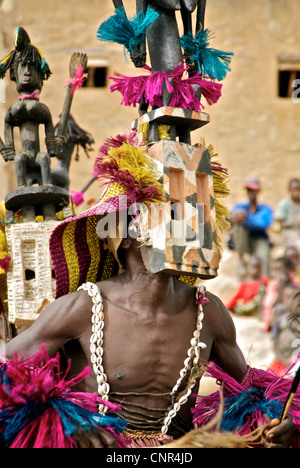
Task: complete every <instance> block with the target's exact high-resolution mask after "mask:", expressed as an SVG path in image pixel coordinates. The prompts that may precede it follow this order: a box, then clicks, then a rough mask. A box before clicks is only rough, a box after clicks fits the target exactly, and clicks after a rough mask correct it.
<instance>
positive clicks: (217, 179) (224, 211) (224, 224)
mask: <svg viewBox="0 0 300 468" xmlns="http://www.w3.org/2000/svg"><path fill="white" fill-rule="evenodd" d="M200 145H201V146H202V147H203V148H206V149H207V150H208V151H209V154H210V159H211V163H212V165H214V166H219V167H221V164H220V162H219V161H218V160H216V158H218V154H217V153H215V152H214V147H213V146H212V145H209V146H206V145H205V139H204V138H201V140H200ZM212 176H213V186H214V199H215V210H216V223H217V239H218V245H219V249H220V251H221V249H222V242H223V233H224V231H226V230H227V229H229V228H230V222H229V219H230V212H229V210H228V208H227V207H226V206H225V205H224V204H223V203H221V202H220V198H226V197H228V195H229V194H230V189H229V186H228V184H229V181H230V180H229V178H228V175H227V174H226V173H223V172H221V171H217V170H213V169H212Z"/></svg>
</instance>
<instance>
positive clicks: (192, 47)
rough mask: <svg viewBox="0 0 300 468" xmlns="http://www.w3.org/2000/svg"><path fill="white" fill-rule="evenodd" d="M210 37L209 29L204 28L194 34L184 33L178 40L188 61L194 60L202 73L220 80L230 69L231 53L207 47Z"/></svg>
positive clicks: (211, 36) (192, 61) (211, 35)
mask: <svg viewBox="0 0 300 468" xmlns="http://www.w3.org/2000/svg"><path fill="white" fill-rule="evenodd" d="M212 38H213V33H212V32H211V31H210V30H209V29H204V30H203V31H199V32H198V33H197V34H196V36H194V35H193V34H192V33H188V34H185V35H184V36H182V37H181V39H180V42H181V46H182V48H183V50H184V51H185V52H188V55H189V62H190V63H194V62H195V63H196V64H197V67H198V70H199V72H200V73H202V75H205V76H209V77H211V78H214V79H216V80H218V81H221V80H223V79H224V78H225V76H226V74H227V72H228V71H230V67H229V65H230V63H231V58H232V56H233V53H232V52H223V51H221V50H218V49H214V48H212V47H209V40H210V39H212Z"/></svg>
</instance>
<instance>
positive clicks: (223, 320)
mask: <svg viewBox="0 0 300 468" xmlns="http://www.w3.org/2000/svg"><path fill="white" fill-rule="evenodd" d="M120 249H122V251H121V253H122V254H123V255H124V257H125V263H126V268H125V271H124V273H122V274H120V275H119V276H115V277H113V278H111V279H109V280H106V281H102V282H100V283H97V286H98V287H99V288H100V291H101V293H102V297H103V305H104V322H105V327H104V344H103V350H104V353H103V366H104V370H105V372H106V375H107V378H108V382H109V385H110V399H112V400H113V399H115V401H119V400H120V401H123V400H125V397H126V404H127V403H129V405H127V406H126V407H125V406H124V411H125V415H126V412H127V415H128V418H129V419H130V421H131V424H133V425H134V417H133V416H134V414H133V413H135V411H137V410H138V411H139V418H142V420H143V427H146V426H147V423H149V421H152V422H153V413H155V409H156V410H158V411H157V419H159V418H161V416H162V421H159V425H160V426H162V425H163V420H164V417H163V416H164V412H165V411H167V409H168V407H169V405H170V401H169V400H168V398H167V396H168V395H169V394H170V392H171V390H172V388H173V386H174V384H175V383H176V381H177V379H178V376H179V372H180V370H181V369H182V366H183V362H184V360H185V359H186V356H187V350H188V349H189V347H190V340H191V337H192V336H193V331H194V330H195V326H196V316H197V305H196V301H195V288H193V287H191V286H189V285H187V284H185V283H183V282H181V281H178V280H177V279H175V278H174V277H173V276H172V275H170V274H168V273H165V272H161V273H158V274H151V273H149V272H148V271H147V270H146V269H145V267H144V263H143V260H142V256H141V251H140V246H139V244H138V242H137V241H136V240H134V239H131V238H128V239H123V241H122V243H121V247H120ZM207 297H208V299H209V302H207V303H206V304H205V305H204V319H203V329H202V331H201V341H202V342H204V343H205V344H206V348H205V349H203V350H201V360H202V361H203V362H206V361H208V360H212V359H213V360H214V361H215V362H216V363H217V364H218V365H219V366H221V367H222V368H223V369H224V370H225V371H227V372H228V373H229V374H230V375H231V376H232V377H234V378H235V379H236V380H238V381H241V380H242V379H243V377H244V376H245V373H246V369H247V365H246V362H245V359H244V357H243V355H242V353H241V351H240V349H239V347H238V346H237V343H236V333H235V328H234V325H233V322H232V320H231V317H230V315H229V313H228V311H227V309H226V308H225V307H224V305H223V304H222V302H221V301H220V300H219V299H218V298H217V297H216V296H214V295H212V294H209V293H207ZM91 308H92V301H91V298H90V297H89V296H88V294H87V293H86V291H78V292H74V293H71V294H69V295H67V296H63V297H61V298H59V299H57V300H56V301H55V302H54V303H52V304H51V305H50V306H49V307H48V308H47V309H46V310H45V311H44V312H43V313H42V314H41V316H40V317H39V318H38V320H37V321H36V322H35V323H34V324H33V325H32V326H31V328H29V329H28V330H27V331H25V332H24V333H22V334H21V335H19V336H18V337H16V338H15V339H13V340H12V341H11V342H10V343H9V344H8V345H7V348H6V357H7V358H11V357H12V356H13V355H14V353H15V351H18V352H22V353H25V355H27V356H30V355H32V354H34V353H36V352H37V351H38V350H39V348H40V346H41V345H42V344H43V343H46V345H47V349H48V352H49V354H50V355H51V356H53V355H54V354H55V353H56V352H57V351H58V350H59V349H61V348H62V347H63V348H64V352H65V354H66V356H67V357H69V358H71V359H72V365H73V367H72V372H73V373H78V372H79V371H80V370H82V369H83V367H84V366H86V365H87V364H89V362H90V358H91V352H90V337H91V333H92V331H91ZM184 383H185V384H186V382H184ZM197 385H198V382H197ZM197 385H196V386H195V388H194V392H196V390H197ZM80 390H82V391H87V392H97V382H96V379H95V376H94V375H92V376H91V377H90V378H89V379H87V380H86V381H85V382H84V384H83V385H82V387H81V388H80ZM180 390H181V388H180V389H179V391H180ZM192 404H193V403H192V400H189V401H188V402H187V403H186V404H185V405H183V406H182V407H181V410H180V412H179V414H178V415H177V418H175V419H174V421H173V423H172V424H171V425H170V428H169V435H171V436H172V435H173V436H174V435H175V437H178V436H180V430H179V432H178V428H181V433H184V432H187V431H189V430H190V429H192V417H191V412H190V407H191V405H192ZM153 409H154V411H153ZM162 410H163V411H162ZM154 419H155V418H154ZM155 424H157V421H154V425H155ZM273 424H274V425H276V423H273ZM277 424H278V423H277ZM271 433H272V434H273V437H272V439H271V438H270V435H271ZM293 433H294V426H293V424H292V422H291V421H290V419H286V420H285V421H284V422H283V423H282V424H280V425H278V426H277V427H273V429H272V430H271V429H270V431H269V432H267V434H266V440H265V444H266V445H267V446H269V445H270V446H272V444H273V445H275V444H276V445H277V444H279V445H280V446H286V447H288V446H289V444H290V440H291V437H292V435H293ZM271 442H272V444H271ZM100 446H101V443H100Z"/></svg>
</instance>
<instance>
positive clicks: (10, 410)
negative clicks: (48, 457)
mask: <svg viewBox="0 0 300 468" xmlns="http://www.w3.org/2000/svg"><path fill="white" fill-rule="evenodd" d="M69 370H70V362H69V365H68V368H67V370H66V372H65V373H63V372H62V369H61V367H60V358H59V355H57V356H56V357H54V358H52V359H49V356H48V354H47V352H46V349H45V347H43V348H42V349H41V351H40V352H39V353H38V354H37V355H35V356H33V357H32V358H30V359H29V360H24V359H22V358H18V356H17V355H16V356H15V357H14V358H13V359H10V360H7V361H5V362H4V363H3V364H1V365H0V377H1V378H0V447H1V448H8V447H10V448H77V445H76V442H75V440H74V438H73V435H74V434H75V433H76V432H77V430H81V431H85V432H87V433H89V432H90V431H97V429H98V428H103V429H104V430H106V431H107V432H110V433H111V434H113V435H114V437H115V439H116V441H117V443H118V444H119V447H124V446H125V442H123V441H122V438H121V436H120V435H119V432H121V431H122V430H123V429H124V423H123V422H120V421H121V420H120V419H119V418H117V417H116V416H115V415H111V416H110V414H109V413H106V414H105V415H100V414H99V413H98V406H99V404H104V405H105V406H106V407H107V408H108V410H109V412H118V411H120V407H119V406H117V405H115V404H113V403H109V402H106V401H104V400H102V399H101V398H100V397H99V396H98V395H97V394H91V393H83V392H76V391H73V390H72V387H74V386H75V385H77V384H78V383H79V382H81V381H82V380H84V379H85V378H87V377H88V376H89V375H90V373H91V371H90V369H89V368H88V367H86V368H85V369H84V370H83V371H82V372H81V373H80V374H78V375H77V376H75V377H73V378H71V379H67V374H68V372H69Z"/></svg>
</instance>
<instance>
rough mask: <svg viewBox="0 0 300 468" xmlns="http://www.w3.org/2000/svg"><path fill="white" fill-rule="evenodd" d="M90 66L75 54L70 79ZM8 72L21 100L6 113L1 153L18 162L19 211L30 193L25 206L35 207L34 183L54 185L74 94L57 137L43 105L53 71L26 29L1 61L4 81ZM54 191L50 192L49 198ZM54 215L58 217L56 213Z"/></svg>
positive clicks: (0, 143)
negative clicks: (45, 87) (18, 144)
mask: <svg viewBox="0 0 300 468" xmlns="http://www.w3.org/2000/svg"><path fill="white" fill-rule="evenodd" d="M86 64H87V57H86V55H85V54H79V53H75V54H73V55H72V57H71V60H70V79H74V78H75V75H76V70H77V68H78V67H79V66H82V68H83V69H84V68H85V67H86ZM8 69H10V77H11V80H12V81H15V82H16V86H17V91H18V93H19V100H18V102H16V103H14V104H12V105H11V106H10V107H9V109H8V111H7V113H6V116H5V143H3V141H2V140H1V139H0V152H1V154H2V157H3V158H4V160H5V161H11V160H14V162H15V169H16V177H17V185H18V188H19V189H20V190H19V191H18V194H17V195H18V196H17V198H18V202H17V204H15V203H12V210H13V211H15V209H17V208H23V207H22V206H18V204H21V205H22V201H20V200H21V198H22V196H21V195H22V194H23V195H24V194H26V202H25V204H26V205H31V200H29V198H30V193H31V192H32V193H35V192H34V190H32V191H30V189H29V190H28V189H27V190H24V189H25V188H30V187H31V188H32V186H33V185H34V184H37V185H38V186H41V187H45V188H46V187H52V185H53V183H52V175H51V159H50V158H51V157H54V156H55V157H57V158H59V159H60V158H62V157H63V142H64V130H65V126H66V121H67V118H68V115H69V113H70V107H71V102H72V93H71V92H70V91H71V87H69V88H68V92H67V96H66V99H65V104H64V109H63V112H62V119H61V125H60V129H59V132H58V135H57V136H56V135H55V133H54V125H53V120H52V116H51V112H50V110H49V109H48V107H47V106H46V105H45V104H42V103H41V102H39V95H40V92H41V90H42V87H43V83H44V80H47V79H48V78H49V77H50V75H51V71H50V69H49V66H48V64H47V62H46V61H45V59H44V57H43V55H42V53H41V51H40V50H39V49H38V48H37V47H35V46H33V45H32V44H31V42H30V38H29V36H28V34H27V32H26V31H25V30H24V29H23V28H22V27H19V28H18V32H17V36H16V41H15V50H14V51H13V52H12V53H11V54H10V55H9V56H8V57H6V58H5V59H4V60H3V61H2V62H0V78H4V76H5V74H6V71H7V70H8ZM40 125H44V127H45V136H46V138H45V143H46V148H47V152H42V151H41V149H40V138H39V126H40ZM14 127H19V129H20V140H21V151H20V152H19V153H17V154H16V152H15V145H14ZM22 190H23V192H22ZM52 191H53V190H52ZM50 192H51V189H50ZM50 192H49V190H48V192H47V193H46V198H48V196H49V193H50ZM36 193H37V192H36ZM53 194H54V198H55V197H56V196H57V195H58V192H57V191H56V192H55V191H54V192H53ZM66 195H67V194H66ZM28 197H29V198H28ZM15 199H16V198H15V197H14V200H15ZM65 203H67V199H66V201H65ZM33 204H34V203H33ZM54 205H55V203H54ZM8 209H11V208H8ZM55 211H57V210H55ZM52 214H53V215H54V216H55V212H54V213H52ZM33 216H34V214H32V217H33Z"/></svg>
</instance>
